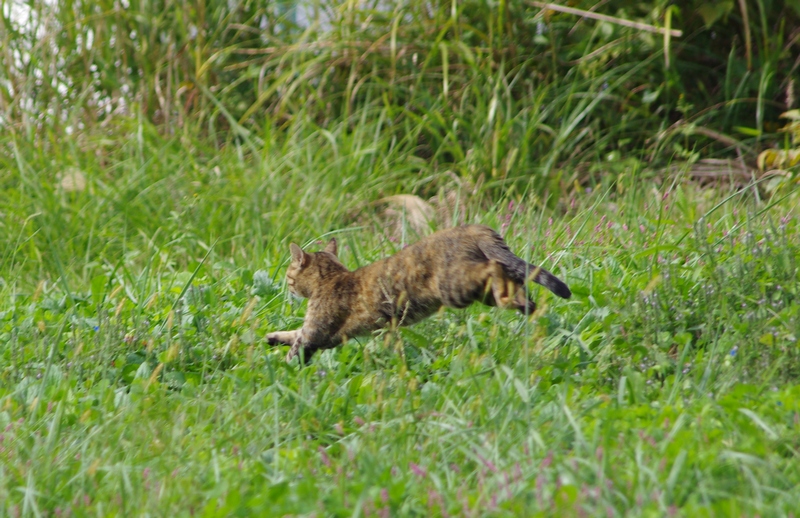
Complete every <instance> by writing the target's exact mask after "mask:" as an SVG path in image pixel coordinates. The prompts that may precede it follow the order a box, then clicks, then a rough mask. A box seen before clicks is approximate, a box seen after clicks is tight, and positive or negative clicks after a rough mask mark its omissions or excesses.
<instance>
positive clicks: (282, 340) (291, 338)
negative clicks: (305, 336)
mask: <svg viewBox="0 0 800 518" xmlns="http://www.w3.org/2000/svg"><path fill="white" fill-rule="evenodd" d="M299 334H300V329H294V330H292V331H275V332H274V333H268V334H267V343H268V344H269V345H279V344H283V345H294V343H295V342H296V341H297V337H298V335H299Z"/></svg>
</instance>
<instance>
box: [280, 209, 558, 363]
mask: <svg viewBox="0 0 800 518" xmlns="http://www.w3.org/2000/svg"><path fill="white" fill-rule="evenodd" d="M289 248H290V251H291V254H292V262H291V264H290V265H289V269H288V270H287V272H286V280H287V284H288V287H289V290H290V291H291V292H292V293H293V294H295V295H298V296H300V297H304V298H307V299H309V300H308V308H307V310H306V317H305V320H304V321H303V326H302V327H301V328H300V329H295V330H292V331H278V332H274V333H269V334H268V335H267V341H268V342H269V343H270V344H272V345H275V344H286V345H290V346H291V348H290V349H289V353H288V354H287V355H286V361H287V362H288V361H290V360H291V359H292V358H293V357H295V356H297V355H298V354H299V355H301V359H302V360H304V361H308V360H309V359H310V358H311V356H312V355H313V354H314V353H315V352H316V351H318V350H320V349H329V348H332V347H336V346H338V345H339V344H341V343H343V342H345V341H346V340H347V339H348V338H350V337H354V336H359V335H364V334H368V333H370V332H372V331H375V330H377V329H380V328H382V327H385V326H387V325H410V324H413V323H415V322H418V321H420V320H422V319H423V318H425V317H427V316H429V315H431V314H432V313H434V312H436V311H437V310H438V309H439V308H440V307H442V306H448V307H452V308H464V307H467V306H469V305H470V304H472V303H473V302H476V301H478V302H482V303H484V304H487V305H489V306H498V307H501V308H509V309H516V310H519V311H520V312H522V313H524V314H530V313H532V312H533V311H534V310H535V309H536V304H534V302H533V301H531V300H529V299H528V298H526V296H525V283H526V282H527V280H528V279H531V280H533V281H534V282H536V283H538V284H541V285H542V286H544V287H545V288H547V289H549V290H550V291H552V292H553V293H555V294H556V295H558V296H559V297H563V298H569V297H570V296H571V295H572V293H571V292H570V290H569V288H568V287H567V285H566V284H564V282H563V281H561V280H560V279H559V278H558V277H556V276H555V275H553V274H552V273H550V272H548V271H547V270H545V269H544V268H541V267H539V266H535V265H532V264H530V263H528V262H526V261H524V260H522V259H520V258H519V257H517V256H516V255H514V253H513V252H511V250H510V249H509V248H508V245H506V243H505V241H503V238H502V237H500V235H499V234H497V232H495V231H494V230H492V229H491V228H489V227H486V226H482V225H467V226H460V227H455V228H451V229H447V230H442V231H439V232H436V233H435V234H432V235H430V236H428V237H426V238H424V239H422V240H420V241H418V242H417V243H415V244H413V245H411V246H409V247H407V248H405V249H403V250H401V251H400V252H398V253H397V254H395V255H393V256H391V257H388V258H386V259H383V260H380V261H377V262H375V263H372V264H370V265H368V266H364V267H362V268H359V269H358V270H355V271H353V272H351V271H349V270H348V269H347V268H346V267H345V266H344V265H342V263H341V262H339V259H338V257H337V245H336V240H335V239H332V240H331V241H330V242H329V243H328V245H327V246H326V247H325V249H324V250H323V251H321V252H316V253H308V252H305V251H303V250H302V249H301V248H300V247H299V246H297V245H296V244H294V243H292V244H291V245H290V247H289Z"/></svg>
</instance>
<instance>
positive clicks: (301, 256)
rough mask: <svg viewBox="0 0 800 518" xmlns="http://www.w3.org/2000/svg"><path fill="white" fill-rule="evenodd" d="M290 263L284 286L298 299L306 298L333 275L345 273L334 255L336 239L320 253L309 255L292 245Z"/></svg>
mask: <svg viewBox="0 0 800 518" xmlns="http://www.w3.org/2000/svg"><path fill="white" fill-rule="evenodd" d="M289 250H290V251H291V252H292V263H291V264H290V265H289V269H288V270H286V284H287V285H288V286H289V291H290V292H291V293H292V294H294V295H297V296H298V297H304V298H308V297H310V296H311V293H312V292H313V291H314V288H317V287H318V286H319V285H320V283H322V282H323V281H324V280H325V278H326V277H328V276H330V275H331V274H333V273H337V272H342V271H347V268H345V267H344V266H343V265H342V263H340V262H339V258H338V256H337V255H336V254H337V252H338V248H337V245H336V239H331V240H330V241H328V244H327V245H326V246H325V249H324V250H322V251H321V252H313V253H309V252H306V251H305V250H303V249H302V248H300V247H299V246H297V245H296V244H294V243H292V244H290V245H289Z"/></svg>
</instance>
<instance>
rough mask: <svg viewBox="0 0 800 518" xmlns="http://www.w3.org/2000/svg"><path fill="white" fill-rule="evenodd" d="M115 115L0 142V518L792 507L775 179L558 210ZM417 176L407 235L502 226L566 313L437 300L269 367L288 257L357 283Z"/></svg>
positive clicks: (788, 195) (781, 217)
mask: <svg viewBox="0 0 800 518" xmlns="http://www.w3.org/2000/svg"><path fill="white" fill-rule="evenodd" d="M131 124H133V126H132V127H131V128H130V135H131V136H130V137H119V139H118V140H117V141H116V142H117V143H118V145H117V146H115V147H113V148H112V147H106V148H103V147H102V145H99V144H94V145H93V146H92V147H91V148H89V151H85V150H84V149H82V148H81V147H80V146H78V145H76V142H75V141H73V140H70V139H66V140H64V141H63V142H62V143H58V144H56V145H54V147H53V148H52V149H50V150H47V151H42V150H41V149H39V148H37V147H35V146H32V145H30V144H28V143H25V142H22V141H10V140H7V141H6V143H7V144H8V145H9V149H11V150H12V152H11V153H10V154H9V156H10V157H11V158H13V162H9V163H7V164H6V166H7V167H8V169H6V170H7V171H11V170H13V171H15V174H14V175H12V174H11V173H4V174H3V176H0V183H2V187H3V190H4V193H5V196H4V197H3V198H2V199H1V200H0V213H2V218H0V225H1V226H2V232H0V243H1V245H0V250H3V254H2V257H0V279H1V280H0V343H2V344H3V345H2V347H0V358H2V360H1V361H0V365H1V367H0V459H2V463H0V501H1V502H2V513H3V514H8V515H12V516H13V515H25V516H28V515H49V516H65V515H67V514H70V515H76V516H85V515H102V516H106V515H114V514H119V515H128V514H145V513H149V514H152V515H214V516H219V515H232V514H236V513H239V514H269V515H283V514H310V513H315V512H316V513H317V514H318V515H341V516H344V515H353V514H358V515H359V516H388V515H391V516H396V515H420V516H423V515H424V516H428V515H444V514H449V515H465V516H469V515H475V516H483V515H492V516H512V515H513V516H520V515H525V516H530V515H537V514H538V515H576V514H580V513H584V514H586V515H590V516H592V515H632V516H633V515H635V516H639V515H653V516H662V515H665V514H669V513H672V512H675V511H677V512H678V513H680V514H684V515H692V516H694V515H703V514H705V515H754V514H762V515H768V516H778V515H789V514H790V513H791V512H794V511H795V510H796V509H797V507H798V500H800V499H799V498H798V496H797V491H796V486H797V484H798V483H800V470H798V468H797V466H798V465H799V464H798V458H797V456H798V450H800V429H799V428H798V426H800V425H799V424H798V422H800V403H798V401H799V400H800V384H798V369H800V367H798V365H800V363H798V360H800V358H799V357H800V351H799V350H798V344H797V337H798V335H799V334H800V302H799V301H798V292H797V290H798V286H799V285H800V284H799V283H798V269H797V257H798V256H800V238H798V235H800V221H798V199H799V198H798V193H797V190H796V189H795V188H794V187H793V184H791V183H785V184H783V185H782V186H779V187H777V188H776V189H775V191H774V192H772V193H767V192H765V191H762V192H761V193H760V194H758V195H756V194H755V192H754V191H753V190H752V189H751V188H747V189H744V190H742V191H736V190H733V189H717V190H711V189H706V190H701V189H698V187H697V186H696V185H695V184H693V183H692V182H688V181H686V180H684V179H682V178H681V177H680V176H678V177H675V178H674V179H670V180H669V181H668V182H665V183H663V184H662V185H661V186H660V187H655V183H653V182H652V177H650V176H648V174H649V173H647V172H640V173H636V172H630V173H629V174H627V175H626V176H622V177H619V179H618V180H617V181H614V182H612V181H610V180H608V181H605V182H604V183H601V184H598V185H596V186H595V187H594V189H593V190H591V192H586V190H584V189H581V190H580V191H573V192H572V194H569V193H570V192H571V191H564V195H563V197H562V198H561V199H560V200H557V202H555V201H554V200H545V199H543V198H541V197H539V196H537V195H535V194H528V195H525V194H512V195H510V196H508V197H490V196H488V195H486V194H485V193H483V192H482V191H480V189H478V190H477V191H476V190H475V188H474V186H473V187H470V186H469V185H468V184H466V183H465V182H463V181H459V180H458V179H457V178H454V177H452V176H448V175H446V174H440V175H438V176H437V174H436V172H435V171H430V172H429V173H427V174H426V173H425V172H424V169H425V167H426V165H425V164H424V163H420V162H414V161H413V158H411V157H408V156H398V155H393V153H392V150H391V149H390V148H389V147H388V146H387V143H386V141H385V140H381V139H379V138H376V137H375V134H374V133H371V132H369V131H366V129H368V125H367V124H366V123H365V124H364V125H363V126H361V127H359V128H360V129H359V128H357V129H356V130H355V131H348V132H345V131H333V132H332V133H325V132H323V131H310V130H308V131H306V132H305V133H304V132H295V133H289V134H288V136H286V137H281V136H273V137H272V138H271V140H269V141H268V142H267V143H266V144H265V149H268V151H266V150H265V152H264V153H263V154H262V156H261V157H260V158H258V159H255V158H252V157H251V158H245V159H243V158H242V155H241V154H240V153H238V152H237V148H236V147H234V146H231V147H227V148H224V149H223V150H221V151H218V150H216V149H214V148H204V147H203V146H202V144H200V143H199V142H200V141H192V145H193V148H192V149H191V152H190V151H188V150H187V149H186V148H184V147H183V145H184V144H183V143H182V142H181V140H180V139H174V140H170V139H164V138H162V137H159V136H158V134H157V133H156V132H154V131H153V130H152V129H151V128H150V127H149V126H148V125H147V124H142V125H140V126H136V125H135V123H131ZM97 149H104V153H99V152H96V150H97ZM409 164H411V165H413V166H414V167H416V168H417V169H416V170H415V171H419V172H415V171H409V169H408V167H409ZM16 171H18V172H19V174H18V175H17V174H16ZM76 171H80V174H81V175H82V176H83V177H84V179H85V187H84V188H83V189H82V190H72V191H70V190H69V189H68V188H69V183H68V182H67V183H65V182H64V178H65V176H66V175H72V176H71V177H74V176H75V175H76ZM426 181H428V182H429V185H435V186H436V188H437V189H438V191H437V192H438V194H437V195H436V196H434V198H432V201H431V204H432V205H434V207H435V214H436V215H435V217H434V221H433V223H432V224H431V229H433V228H436V227H443V226H446V225H447V224H448V223H449V222H450V221H464V222H481V223H485V224H489V225H492V226H493V227H495V228H497V229H501V230H502V231H503V232H504V233H505V235H506V238H507V240H508V241H509V243H510V244H511V246H512V248H513V249H514V250H515V251H517V252H518V253H519V254H520V255H522V256H524V257H528V258H530V259H531V260H533V261H536V262H538V263H541V264H543V265H544V266H546V267H548V268H549V269H551V270H553V271H554V272H556V273H557V274H558V275H560V276H561V277H562V278H564V279H566V281H567V282H568V283H569V285H570V286H571V288H572V289H573V291H574V293H575V295H574V296H573V298H572V299H571V300H569V301H562V300H560V299H556V298H555V297H553V296H552V295H551V294H549V293H548V292H545V291H544V290H538V288H537V290H538V291H536V292H535V293H534V296H535V297H536V298H537V299H538V301H539V303H540V308H541V311H540V312H539V313H537V314H536V315H534V316H533V317H532V318H531V319H530V320H529V321H526V320H525V319H524V318H522V317H521V316H519V315H518V314H516V313H512V312H502V311H499V310H496V309H490V308H487V307H481V306H477V305H476V306H473V307H471V308H469V309H468V310H465V311H452V310H446V311H443V312H441V313H440V314H437V315H436V316H434V317H432V318H431V319H429V320H427V321H424V322H422V323H420V324H418V325H416V326H414V327H411V328H408V329H402V330H400V331H399V332H397V333H392V332H387V333H384V334H380V335H377V336H375V337H366V338H361V339H358V340H351V341H350V342H349V343H348V344H347V345H346V346H344V347H342V348H339V349H336V350H333V351H329V352H325V353H323V354H321V355H319V356H318V358H317V359H316V360H315V362H314V363H313V364H312V365H311V366H309V367H307V368H303V369H299V368H297V366H287V365H286V364H284V363H283V361H282V358H283V355H284V354H285V350H283V349H280V348H277V349H274V348H270V347H268V346H267V345H266V344H265V342H264V340H263V336H264V334H265V333H267V332H269V331H272V330H276V329H283V328H287V327H293V326H296V325H298V324H299V323H300V321H301V319H302V316H303V308H304V305H303V304H302V303H299V302H293V301H292V300H291V299H290V297H289V296H288V295H287V293H286V290H285V289H284V285H283V274H284V272H285V266H286V262H287V259H288V244H289V242H290V241H297V242H299V243H302V244H310V245H311V246H315V245H314V243H317V242H318V241H319V240H320V239H322V238H324V237H326V236H328V235H330V234H331V233H336V235H337V236H338V237H339V239H340V243H341V257H342V260H343V261H344V263H345V264H347V265H348V266H350V267H353V268H354V267H357V266H358V265H363V264H366V263H368V262H371V261H373V260H376V259H378V258H380V257H383V256H386V255H388V254H391V253H393V252H394V251H395V250H397V249H398V248H399V247H400V246H402V244H403V242H404V241H405V242H408V241H412V240H414V239H416V237H415V231H414V229H413V228H412V227H411V226H410V225H404V224H403V220H402V217H400V223H399V226H396V222H397V221H396V218H397V216H394V217H390V216H386V215H385V213H384V210H383V209H384V204H382V203H379V200H380V199H382V197H384V196H386V195H388V194H393V193H397V192H408V190H419V189H420V187H419V186H420V185H423V184H424V182H426ZM414 182H416V183H414ZM415 185H416V186H417V187H414V186H415ZM65 186H66V187H67V189H65ZM768 194H771V195H770V196H769V197H766V196H767V195H768ZM393 218H394V219H393Z"/></svg>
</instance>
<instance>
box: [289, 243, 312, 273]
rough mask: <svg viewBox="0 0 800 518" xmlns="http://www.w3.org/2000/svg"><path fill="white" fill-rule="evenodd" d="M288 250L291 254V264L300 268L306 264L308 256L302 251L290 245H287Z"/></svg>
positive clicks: (294, 245)
mask: <svg viewBox="0 0 800 518" xmlns="http://www.w3.org/2000/svg"><path fill="white" fill-rule="evenodd" d="M289 250H290V251H291V252H292V264H294V265H297V266H299V267H300V268H302V267H303V266H305V265H306V264H307V263H308V254H307V253H305V252H303V249H302V248H300V247H299V246H297V245H296V244H294V243H292V244H290V245H289Z"/></svg>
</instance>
